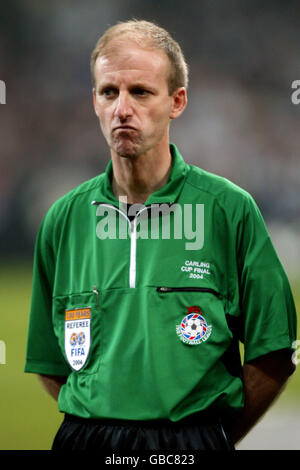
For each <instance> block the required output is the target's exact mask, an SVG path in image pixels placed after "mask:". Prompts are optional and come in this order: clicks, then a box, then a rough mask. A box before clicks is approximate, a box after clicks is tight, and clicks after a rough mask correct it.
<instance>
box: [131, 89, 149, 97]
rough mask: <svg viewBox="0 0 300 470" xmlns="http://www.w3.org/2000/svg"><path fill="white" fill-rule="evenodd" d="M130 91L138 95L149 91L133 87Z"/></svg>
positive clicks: (143, 94) (146, 93)
mask: <svg viewBox="0 0 300 470" xmlns="http://www.w3.org/2000/svg"><path fill="white" fill-rule="evenodd" d="M131 93H132V94H134V95H138V96H147V95H148V94H149V93H150V92H149V91H148V90H146V89H145V88H141V87H135V88H132V90H131Z"/></svg>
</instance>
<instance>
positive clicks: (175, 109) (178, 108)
mask: <svg viewBox="0 0 300 470" xmlns="http://www.w3.org/2000/svg"><path fill="white" fill-rule="evenodd" d="M186 105H187V93H186V89H185V88H184V87H180V88H177V90H175V91H174V93H173V95H172V108H171V112H170V116H169V117H170V119H176V118H178V117H179V116H180V115H181V114H182V113H183V111H184V110H185V108H186Z"/></svg>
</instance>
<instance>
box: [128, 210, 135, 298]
mask: <svg viewBox="0 0 300 470" xmlns="http://www.w3.org/2000/svg"><path fill="white" fill-rule="evenodd" d="M135 281H136V217H135V218H134V219H133V221H132V222H130V265H129V287H130V288H131V289H134V288H135Z"/></svg>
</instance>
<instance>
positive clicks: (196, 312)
mask: <svg viewBox="0 0 300 470" xmlns="http://www.w3.org/2000/svg"><path fill="white" fill-rule="evenodd" d="M187 311H188V314H187V315H186V316H185V317H184V318H183V319H182V321H181V323H180V325H177V326H176V332H177V335H178V336H179V338H180V339H181V341H183V342H184V343H187V344H191V345H195V344H200V343H202V342H203V341H206V340H207V339H208V338H209V336H210V334H211V330H212V326H211V325H208V324H207V322H206V320H205V318H204V316H203V315H202V312H201V309H200V307H198V306H196V305H195V306H192V307H187Z"/></svg>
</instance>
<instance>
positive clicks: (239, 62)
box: [0, 0, 300, 450]
mask: <svg viewBox="0 0 300 470" xmlns="http://www.w3.org/2000/svg"><path fill="white" fill-rule="evenodd" d="M131 17H136V18H145V19H148V20H154V21H157V22H158V23H159V24H160V25H162V26H164V27H166V28H167V29H168V30H169V31H170V32H171V33H172V34H173V35H174V36H175V38H176V39H177V40H178V41H179V42H180V43H181V45H182V47H183V50H184V52H185V55H186V58H187V61H188V63H189V66H190V86H189V95H188V96H189V105H188V108H187V110H186V111H185V113H184V115H183V116H182V117H181V118H180V120H178V121H177V122H174V123H173V127H172V130H171V140H172V141H173V142H174V143H176V144H177V145H178V147H179V149H180V150H181V151H182V153H183V155H184V157H185V159H186V161H188V162H189V163H193V164H196V165H198V166H201V167H202V168H204V169H206V170H208V171H212V172H215V173H217V174H220V175H222V176H225V177H227V178H229V179H231V180H232V181H234V182H235V183H237V184H238V185H240V186H242V187H243V188H245V189H246V190H248V191H249V192H250V193H252V195H253V196H254V198H255V199H256V201H257V203H258V205H259V207H260V209H261V211H262V213H263V216H264V218H265V220H266V223H267V226H268V228H269V231H270V233H271V236H272V238H273V241H274V245H275V247H276V248H277V251H278V253H279V256H280V258H281V260H282V263H283V265H284V266H285V268H286V271H287V273H288V276H289V278H290V281H291V284H292V289H293V292H294V295H295V299H296V303H297V310H298V312H299V311H300V269H299V266H300V239H299V229H300V205H299V189H300V158H299V149H300V132H299V125H300V105H298V106H297V105H295V104H293V103H292V101H291V94H292V91H293V90H292V89H291V84H292V82H293V81H294V80H297V79H300V61H299V44H300V11H299V3H298V2H297V1H293V0H291V1H289V2H283V1H282V0H265V1H264V2H261V1H259V0H247V1H245V0H244V1H243V0H241V1H239V2H236V1H234V0H227V1H226V2H222V1H219V2H218V1H212V0H201V1H199V2H196V1H192V0H190V1H186V2H182V1H179V0H161V1H158V0H140V1H138V0H99V1H96V0H85V1H77V0H76V1H72V2H71V1H67V0H60V1H58V0H53V1H52V2H47V3H46V2H38V1H35V0H26V1H25V0H11V1H10V2H5V3H3V2H2V5H1V15H0V79H1V80H3V81H4V82H5V84H6V104H5V105H0V142H1V154H0V260H1V262H0V294H1V295H0V301H1V303H0V307H1V310H0V315H1V316H0V340H1V341H2V343H1V344H2V362H4V361H3V344H4V345H5V350H4V353H5V364H1V363H0V449H2V450H3V449H5V450H10V449H13V450H14V449H15V450H22V449H25V450H26V449H48V448H50V446H51V443H52V439H53V436H54V434H55V432H56V430H57V427H58V425H59V423H60V422H61V420H62V416H61V415H60V414H59V413H58V411H57V407H56V403H55V402H54V400H52V399H51V398H50V397H48V396H47V394H46V392H44V391H43V389H42V388H41V386H40V384H39V383H38V381H37V378H36V377H35V376H33V375H30V374H24V373H23V368H24V357H25V344H26V334H27V322H28V310H29V304H30V295H31V292H30V291H31V263H32V254H33V244H34V238H35V234H36V231H37V228H38V226H39V224H40V222H41V219H42V217H43V215H44V214H45V211H46V210H47V208H48V207H49V206H50V204H51V203H52V202H53V201H54V200H55V199H56V198H57V197H59V196H60V195H62V194H63V193H65V192H67V191H68V190H69V189H71V188H72V187H74V186H76V185H77V184H79V183H80V182H82V181H84V180H85V179H87V178H90V177H93V176H94V175H96V174H98V173H100V172H102V171H103V170H104V168H105V166H106V163H107V160H108V158H109V155H108V151H107V148H106V145H105V143H104V140H103V137H102V136H101V134H100V132H99V129H98V123H97V120H96V118H95V116H94V113H93V109H92V94H91V84H90V76H89V56H90V53H91V50H92V48H93V46H94V44H95V42H96V40H97V38H98V36H99V35H100V34H101V33H102V32H103V31H104V29H105V28H106V27H107V26H109V25H111V24H114V23H115V22H117V21H119V20H125V19H129V18H131ZM278 327H279V328H280V325H278ZM298 328H299V327H298ZM298 338H299V334H298ZM0 362H1V358H0ZM299 385H300V373H299V371H298V370H297V371H296V373H295V374H294V376H293V377H292V378H291V380H290V382H289V384H288V386H287V388H286V391H285V392H284V394H283V395H282V396H281V397H280V398H279V400H277V402H276V404H275V405H274V406H273V407H272V409H271V410H270V411H269V412H268V413H267V415H266V416H265V417H264V418H263V419H262V421H261V422H260V423H259V425H258V426H257V427H256V428H255V429H254V430H253V431H252V432H251V433H250V434H249V436H248V437H247V438H246V439H245V440H244V441H243V442H242V443H241V444H240V446H239V447H238V448H239V449H283V450H284V449H300V406H299Z"/></svg>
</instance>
